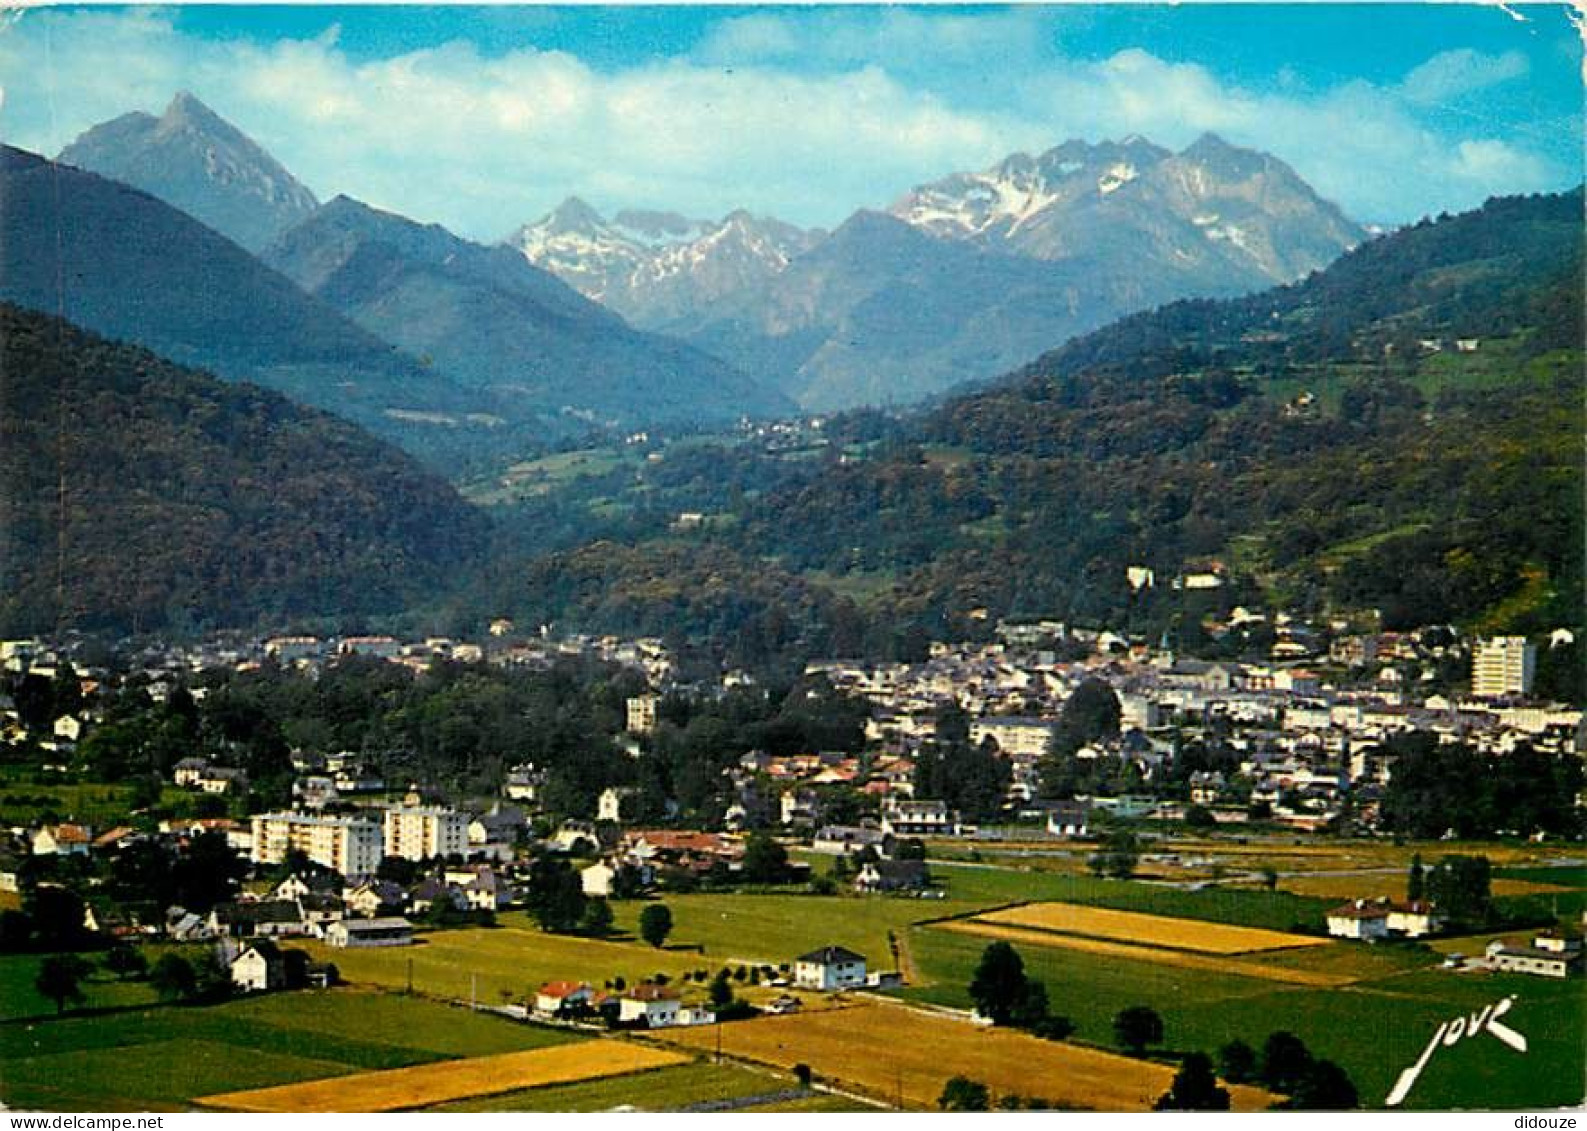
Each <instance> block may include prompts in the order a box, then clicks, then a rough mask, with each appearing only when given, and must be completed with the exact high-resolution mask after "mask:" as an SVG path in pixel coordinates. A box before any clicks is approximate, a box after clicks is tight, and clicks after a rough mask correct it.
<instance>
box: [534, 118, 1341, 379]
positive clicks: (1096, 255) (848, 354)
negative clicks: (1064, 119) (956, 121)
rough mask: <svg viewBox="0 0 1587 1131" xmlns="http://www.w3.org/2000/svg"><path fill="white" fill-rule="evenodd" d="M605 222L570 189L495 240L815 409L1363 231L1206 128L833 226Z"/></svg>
mask: <svg viewBox="0 0 1587 1131" xmlns="http://www.w3.org/2000/svg"><path fill="white" fill-rule="evenodd" d="M621 216H622V214H620V218H619V219H616V220H613V221H611V222H608V221H606V220H604V219H603V218H602V217H601V216H600V215H599V213H597V212H595V211H594V210H593V209H592V208H590V207H589V206H588V205H586V204H584V203H583V202H582V201H579V200H577V199H573V200H569V201H568V202H566V203H564V204H563V205H562V206H561V207H560V208H558V209H557V210H555V211H554V212H552V213H551V214H549V215H548V216H546V217H544V218H543V219H541V220H540V221H538V222H537V223H535V224H532V225H528V226H526V227H524V228H522V229H520V230H519V231H518V232H516V233H514V234H513V235H512V236H511V237H509V238H508V240H507V243H508V245H509V246H511V247H514V248H517V249H518V250H520V251H522V252H523V254H524V255H525V256H526V257H528V258H529V259H530V260H531V261H533V262H536V263H538V264H540V265H541V266H543V267H545V268H546V269H547V270H550V271H553V272H555V273H556V274H558V275H560V276H561V277H562V278H564V279H565V280H567V281H568V282H569V283H570V284H571V285H573V286H575V287H578V288H579V289H580V290H582V291H584V293H586V294H588V295H590V296H591V297H595V298H597V299H599V300H600V301H602V302H606V303H608V304H610V305H612V306H613V307H614V308H616V309H619V310H621V311H623V312H624V313H625V314H626V315H627V316H628V317H630V318H631V319H632V320H633V321H634V322H635V323H636V324H637V325H640V326H644V327H647V328H649V329H653V330H657V331H659V332H663V333H667V334H670V335H675V336H678V337H681V338H683V339H685V340H686V341H689V342H691V343H693V344H695V345H697V346H699V347H701V348H703V349H705V350H708V351H710V352H713V353H716V354H717V355H718V356H720V357H723V358H725V359H727V360H729V361H731V362H733V363H734V364H735V365H737V366H738V367H739V368H741V369H744V370H745V371H747V372H750V373H754V374H757V375H759V376H761V377H763V378H765V379H766V380H768V381H771V382H773V383H775V384H777V385H778V386H779V387H780V388H782V389H783V390H784V391H785V392H787V393H788V394H789V395H791V396H793V397H794V398H795V399H796V400H798V401H799V402H800V404H801V405H803V406H804V407H806V408H811V409H819V410H829V409H841V408H849V407H854V406H857V405H862V404H908V403H911V402H914V401H918V400H920V399H922V398H925V397H928V396H932V395H935V394H938V393H941V392H943V391H945V390H947V389H949V388H951V387H952V386H954V385H956V384H959V383H962V382H965V381H967V380H971V379H975V378H984V377H988V376H991V375H993V374H995V373H998V372H1002V371H1005V370H1007V369H1009V368H1011V367H1013V366H1015V365H1018V364H1020V363H1021V362H1022V361H1024V360H1026V359H1028V358H1029V357H1031V356H1033V355H1034V353H1036V352H1039V351H1041V350H1042V349H1043V348H1045V347H1044V346H1043V344H1042V343H1047V344H1049V345H1050V344H1051V343H1053V342H1057V341H1062V340H1064V339H1066V338H1068V337H1071V336H1073V335H1075V334H1079V333H1083V332H1085V331H1087V330H1091V329H1094V328H1096V327H1098V326H1100V325H1102V324H1104V323H1105V322H1107V321H1109V320H1111V319H1113V318H1115V317H1118V316H1119V315H1121V314H1125V313H1128V312H1130V311H1134V310H1139V309H1143V308H1149V307H1152V306H1155V305H1158V304H1161V303H1164V302H1168V301H1172V300H1174V299H1177V298H1184V297H1188V296H1193V295H1203V296H1228V295H1236V294H1241V293H1246V292H1249V291H1252V290H1257V289H1260V288H1262V287H1265V286H1270V285H1272V284H1274V283H1281V282H1289V281H1291V280H1293V279H1296V278H1299V277H1301V276H1302V275H1304V274H1306V273H1307V272H1309V271H1313V270H1316V269H1318V268H1321V267H1323V266H1325V265H1326V264H1327V263H1329V262H1331V261H1332V260H1333V259H1334V258H1335V257H1336V256H1337V255H1338V254H1339V253H1340V252H1341V251H1343V250H1345V249H1347V248H1348V247H1351V246H1353V245H1354V244H1356V243H1358V242H1359V241H1360V240H1361V239H1362V238H1363V236H1364V234H1365V233H1364V232H1363V230H1362V229H1361V228H1360V227H1359V226H1357V225H1356V224H1354V223H1352V222H1351V221H1350V220H1349V219H1347V218H1346V217H1345V216H1344V215H1343V214H1342V213H1341V212H1340V211H1339V209H1338V208H1337V207H1335V206H1334V205H1332V204H1330V203H1329V202H1327V201H1325V200H1323V199H1322V198H1320V197H1319V196H1318V195H1317V194H1316V193H1315V192H1313V191H1312V189H1311V188H1310V187H1309V186H1308V185H1306V183H1305V182H1304V181H1303V180H1301V178H1300V177H1299V176H1298V175H1296V174H1295V172H1294V171H1293V170H1292V169H1290V168H1289V167H1288V166H1287V165H1285V164H1284V163H1283V162H1282V161H1279V160H1278V159H1277V158H1274V157H1272V156H1270V155H1268V154H1264V153H1258V152H1255V151H1252V150H1247V149H1241V148H1238V147H1236V146H1232V145H1230V144H1228V143H1227V142H1225V141H1223V140H1222V139H1220V138H1218V137H1216V136H1215V135H1211V134H1208V135H1206V136H1204V137H1202V138H1201V139H1199V140H1198V141H1196V142H1195V143H1194V144H1192V145H1190V146H1188V147H1187V148H1186V149H1185V150H1184V151H1182V152H1180V153H1177V154H1175V153H1171V152H1170V151H1168V150H1166V149H1163V148H1161V147H1159V146H1156V145H1153V144H1152V143H1150V142H1148V141H1145V140H1143V139H1140V138H1128V139H1125V140H1124V141H1122V142H1117V143H1114V142H1104V143H1101V144H1098V145H1090V144H1087V143H1085V142H1082V141H1069V142H1065V143H1064V144H1063V145H1060V146H1058V147H1056V148H1055V149H1052V150H1050V151H1048V152H1047V153H1044V154H1042V155H1040V156H1039V157H1034V158H1033V157H1030V156H1028V155H1026V154H1015V155H1013V156H1011V157H1008V158H1006V159H1005V160H1003V161H1001V162H999V163H998V164H997V165H994V166H993V167H991V168H990V169H987V170H985V171H983V172H979V173H956V174H953V175H951V176H949V177H946V178H943V179H942V180H939V181H936V182H933V183H931V184H928V185H924V186H921V187H919V188H917V189H915V190H914V191H912V192H910V193H908V194H907V195H905V196H904V197H903V198H901V199H900V200H898V201H896V202H895V203H894V204H893V205H892V206H891V207H890V208H888V209H887V210H886V211H885V212H874V211H865V210H862V211H860V212H857V213H855V214H854V215H853V216H851V217H850V218H849V220H847V221H846V222H845V223H844V224H842V225H840V226H839V227H838V228H837V229H835V230H834V231H833V232H832V233H831V234H830V235H827V234H825V233H822V232H819V231H801V230H800V229H798V228H796V227H793V226H792V225H787V224H783V223H781V222H779V221H776V220H770V219H764V218H756V217H753V216H750V215H749V214H747V213H742V212H738V213H733V214H732V215H730V216H729V217H727V218H726V219H725V220H723V221H722V222H721V223H719V224H715V225H708V224H700V223H696V222H691V221H687V220H684V219H682V218H681V217H672V218H669V222H666V223H654V222H652V223H650V224H648V225H641V224H636V223H634V222H633V221H632V220H628V221H625V220H623V219H621Z"/></svg>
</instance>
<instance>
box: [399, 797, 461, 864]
mask: <svg viewBox="0 0 1587 1131" xmlns="http://www.w3.org/2000/svg"><path fill="white" fill-rule="evenodd" d="M385 833H386V835H385V850H386V855H387V856H400V857H402V859H404V860H428V859H431V858H432V857H436V856H451V855H453V854H456V855H458V856H466V855H467V854H468V817H467V816H466V815H465V814H463V813H459V812H457V811H456V810H454V809H443V808H440V807H439V806H397V807H394V808H391V809H387V810H386V828H385Z"/></svg>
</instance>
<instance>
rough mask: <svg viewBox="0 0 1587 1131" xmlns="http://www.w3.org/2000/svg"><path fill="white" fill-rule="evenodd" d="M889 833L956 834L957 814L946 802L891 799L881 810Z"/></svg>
mask: <svg viewBox="0 0 1587 1131" xmlns="http://www.w3.org/2000/svg"><path fill="white" fill-rule="evenodd" d="M882 832H884V833H886V834H888V835H889V836H958V835H959V832H960V825H959V814H958V813H956V812H953V811H951V810H949V808H948V803H947V802H946V801H894V802H891V803H890V804H889V805H888V806H887V807H886V808H884V809H883V810H882Z"/></svg>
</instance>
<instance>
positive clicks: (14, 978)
mask: <svg viewBox="0 0 1587 1131" xmlns="http://www.w3.org/2000/svg"><path fill="white" fill-rule="evenodd" d="M82 958H83V959H84V960H85V961H87V962H89V963H90V964H93V965H95V966H98V964H99V963H100V962H101V961H102V960H103V959H104V954H103V953H102V952H97V953H96V952H93V951H89V952H85V953H84V954H83V955H82ZM43 959H44V956H43V955H38V954H7V955H3V956H0V1021H9V1020H13V1019H15V1018H19V1017H53V1016H54V1015H55V1003H54V1002H53V1001H51V1000H50V999H49V998H47V997H44V996H43V995H42V994H40V993H39V992H38V991H37V990H36V989H34V988H33V980H34V979H35V978H37V977H38V973H39V963H40V962H42V961H43ZM80 988H81V990H82V993H83V1008H87V1009H113V1008H116V1007H118V1006H136V1005H152V1004H154V1003H155V1001H156V1000H157V997H156V995H155V993H154V991H153V990H152V989H150V988H149V984H148V983H147V982H123V981H120V980H118V979H116V978H115V977H113V976H112V975H109V974H107V973H105V971H104V970H102V969H99V970H96V971H95V973H93V974H92V975H90V976H89V978H88V980H87V981H85V982H83V983H82V985H81V987H80Z"/></svg>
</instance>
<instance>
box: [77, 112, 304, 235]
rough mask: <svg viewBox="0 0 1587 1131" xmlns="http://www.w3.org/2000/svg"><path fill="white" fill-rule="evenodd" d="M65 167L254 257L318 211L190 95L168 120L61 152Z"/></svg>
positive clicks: (116, 128) (112, 132) (147, 119)
mask: <svg viewBox="0 0 1587 1131" xmlns="http://www.w3.org/2000/svg"><path fill="white" fill-rule="evenodd" d="M58 160H59V161H61V162H62V163H63V164H66V165H75V166H77V167H78V168H79V169H87V170H89V171H90V172H94V173H99V174H101V175H103V176H106V177H110V178H112V179H114V180H118V181H122V182H124V183H126V184H129V185H132V186H133V187H135V188H140V189H142V190H143V191H144V192H147V193H149V194H150V195H152V196H157V197H159V198H160V199H161V200H163V201H165V202H166V203H167V204H171V205H174V206H175V207H177V208H180V209H181V210H182V211H183V212H186V213H187V214H188V215H190V216H194V217H196V218H198V219H199V220H202V221H203V222H204V223H205V224H207V225H209V226H210V227H211V228H214V229H215V230H216V231H217V232H219V233H221V234H222V235H224V236H228V237H230V238H231V239H232V240H235V241H236V242H237V243H239V244H241V245H242V246H243V247H245V248H247V249H248V250H249V251H258V250H259V249H260V248H261V247H263V246H264V245H265V244H266V243H268V242H269V241H270V240H271V239H273V238H274V237H275V236H276V235H277V234H279V233H280V232H282V231H285V230H286V229H287V228H289V227H291V226H292V225H293V224H295V223H297V222H298V221H299V220H301V219H303V217H305V216H307V215H308V214H309V213H310V212H312V211H314V209H315V207H316V206H317V204H318V202H317V201H316V200H315V199H314V194H313V193H312V192H310V191H309V190H308V189H307V188H305V187H304V186H303V185H301V184H299V183H298V182H297V181H296V180H294V179H293V177H292V174H291V173H288V172H287V171H286V170H285V169H283V168H282V167H281V165H280V164H279V163H277V161H276V160H275V158H273V157H271V156H270V155H269V154H268V153H266V152H265V151H264V150H263V149H261V148H260V147H259V146H258V145H256V144H254V142H253V141H252V140H250V139H249V138H248V137H247V136H246V135H244V134H243V133H242V132H241V131H240V130H238V129H237V128H236V127H235V126H233V125H231V124H230V123H229V122H227V121H225V120H224V119H222V118H221V117H220V116H219V115H218V114H216V113H215V112H214V111H213V110H211V109H210V108H209V107H208V106H205V105H204V104H203V103H202V102H200V101H199V100H198V99H197V98H195V97H193V95H191V94H188V93H187V92H186V91H183V92H182V93H180V94H178V95H177V96H176V97H175V98H174V99H172V100H171V104H170V106H168V107H166V110H165V113H164V114H163V115H162V116H161V117H158V118H156V117H154V116H153V115H151V114H144V113H132V114H123V115H122V116H121V117H119V118H116V119H113V120H112V121H109V122H104V123H102V124H100V125H97V126H95V127H94V128H93V129H91V130H89V131H88V132H87V133H85V134H83V135H82V136H81V137H79V138H78V139H77V140H76V141H74V142H73V143H72V144H71V145H68V146H67V147H66V148H65V149H63V150H61V154H60V157H59V158H58Z"/></svg>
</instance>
